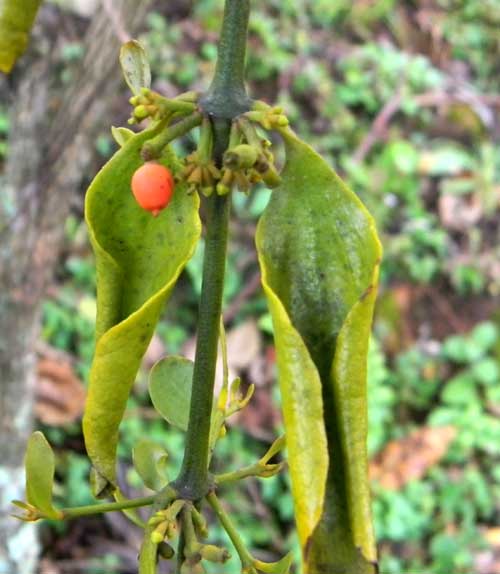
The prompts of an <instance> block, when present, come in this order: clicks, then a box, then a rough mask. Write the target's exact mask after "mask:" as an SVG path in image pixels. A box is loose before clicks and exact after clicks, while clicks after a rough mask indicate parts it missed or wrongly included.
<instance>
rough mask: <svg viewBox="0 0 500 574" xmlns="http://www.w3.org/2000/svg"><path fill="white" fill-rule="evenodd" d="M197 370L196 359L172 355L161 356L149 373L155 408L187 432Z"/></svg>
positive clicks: (168, 420)
mask: <svg viewBox="0 0 500 574" xmlns="http://www.w3.org/2000/svg"><path fill="white" fill-rule="evenodd" d="M193 369H194V364H193V361H190V360H189V359H186V358H185V357H181V356H177V355H172V356H170V357H165V358H163V359H160V360H159V361H158V362H157V363H156V364H155V365H154V366H153V368H152V369H151V372H150V374H149V396H150V397H151V402H152V403H153V406H154V408H155V409H156V410H157V411H158V412H159V413H160V414H161V416H162V417H163V418H164V419H165V420H166V421H167V422H169V423H170V424H171V425H173V426H175V427H177V428H179V429H181V430H183V431H186V430H187V427H188V422H189V405H190V404H191V386H192V381H193Z"/></svg>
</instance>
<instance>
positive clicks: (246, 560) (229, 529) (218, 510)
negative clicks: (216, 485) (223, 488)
mask: <svg viewBox="0 0 500 574" xmlns="http://www.w3.org/2000/svg"><path fill="white" fill-rule="evenodd" d="M207 500H208V503H209V504H210V506H211V507H212V508H213V510H214V512H215V514H216V515H217V518H218V519H219V521H220V523H221V524H222V526H223V528H224V530H225V531H226V533H227V535H228V536H229V538H230V539H231V542H232V543H233V546H234V547H235V549H236V552H237V553H238V556H239V557H240V560H241V563H242V565H243V567H244V568H245V567H246V568H248V567H252V566H253V558H252V555H251V554H250V552H249V551H248V550H247V548H246V546H245V544H244V542H243V540H242V539H241V537H240V535H239V534H238V531H237V530H236V527H235V525H234V524H233V523H232V521H231V519H230V518H229V515H228V514H226V512H225V511H224V509H223V508H222V505H221V503H220V502H219V499H218V498H217V496H216V495H215V492H210V493H209V494H208V496H207Z"/></svg>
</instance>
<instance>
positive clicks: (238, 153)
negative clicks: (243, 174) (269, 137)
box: [224, 144, 259, 169]
mask: <svg viewBox="0 0 500 574" xmlns="http://www.w3.org/2000/svg"><path fill="white" fill-rule="evenodd" d="M258 155H259V150H258V149H257V148H255V147H254V146H251V145H248V144H241V145H238V146H236V147H234V148H232V149H229V150H227V152H226V153H225V154H224V165H225V166H227V167H229V168H231V169H246V168H249V167H252V166H253V165H254V163H255V162H256V161H257V157H258Z"/></svg>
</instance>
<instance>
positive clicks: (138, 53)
mask: <svg viewBox="0 0 500 574" xmlns="http://www.w3.org/2000/svg"><path fill="white" fill-rule="evenodd" d="M120 64H121V67H122V71H123V77H124V78H125V81H126V82H127V84H128V87H129V88H130V91H131V92H132V93H134V94H139V93H140V91H141V88H149V87H150V86H151V70H150V68H149V62H148V59H147V56H146V51H145V50H144V47H143V45H142V44H141V43H140V42H138V41H137V40H130V41H129V42H126V43H125V44H123V46H122V47H121V50H120Z"/></svg>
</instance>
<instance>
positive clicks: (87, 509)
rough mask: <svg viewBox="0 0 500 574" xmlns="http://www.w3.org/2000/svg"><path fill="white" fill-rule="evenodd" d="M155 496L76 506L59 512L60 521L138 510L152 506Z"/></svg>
mask: <svg viewBox="0 0 500 574" xmlns="http://www.w3.org/2000/svg"><path fill="white" fill-rule="evenodd" d="M155 500H156V495H153V496H145V497H144V498H134V499H133V500H124V501H122V502H108V503H105V504H91V505H89V506H78V507H76V508H63V509H62V510H61V513H62V519H67V518H76V517H77V516H89V515H91V514H101V513H102V512H113V511H115V510H126V509H128V508H139V507H141V506H149V505H151V504H154V502H155Z"/></svg>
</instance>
